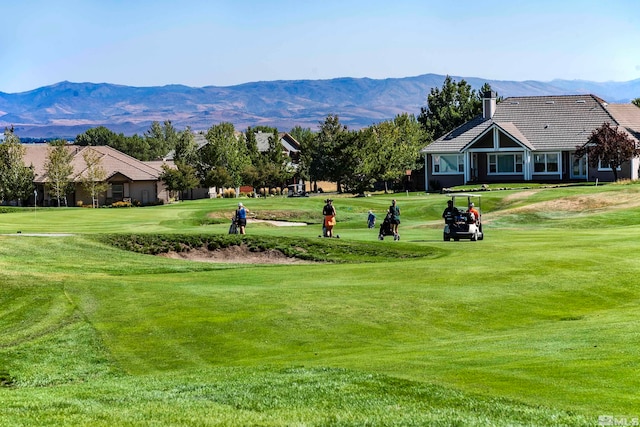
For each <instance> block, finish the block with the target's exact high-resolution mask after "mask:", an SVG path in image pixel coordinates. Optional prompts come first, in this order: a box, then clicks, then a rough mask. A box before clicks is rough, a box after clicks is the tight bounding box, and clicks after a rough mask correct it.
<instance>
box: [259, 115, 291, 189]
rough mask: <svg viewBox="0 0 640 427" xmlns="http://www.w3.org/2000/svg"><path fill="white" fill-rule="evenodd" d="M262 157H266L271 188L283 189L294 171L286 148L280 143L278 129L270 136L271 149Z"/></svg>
mask: <svg viewBox="0 0 640 427" xmlns="http://www.w3.org/2000/svg"><path fill="white" fill-rule="evenodd" d="M262 155H263V156H264V157H265V160H266V162H267V164H268V168H269V170H270V174H269V175H270V177H269V178H270V179H269V186H270V187H283V186H284V184H285V183H286V181H287V180H288V179H290V178H291V177H292V176H293V173H294V169H293V168H292V165H291V162H290V159H289V157H288V156H287V154H286V153H285V151H284V147H283V146H282V144H281V143H280V133H279V132H278V129H275V128H274V129H273V132H272V133H271V135H270V136H269V148H268V149H267V151H266V152H264V153H262Z"/></svg>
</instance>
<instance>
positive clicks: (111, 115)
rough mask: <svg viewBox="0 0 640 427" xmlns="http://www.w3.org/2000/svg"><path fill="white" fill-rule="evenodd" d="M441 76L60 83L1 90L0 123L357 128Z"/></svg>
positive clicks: (545, 85) (75, 127) (579, 86)
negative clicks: (333, 117)
mask: <svg viewBox="0 0 640 427" xmlns="http://www.w3.org/2000/svg"><path fill="white" fill-rule="evenodd" d="M445 77H446V76H443V75H437V74H424V75H420V76H416V77H404V78H388V79H370V78H349V77H345V78H335V79H328V80H278V81H261V82H252V83H245V84H240V85H235V86H205V87H189V86H183V85H167V86H153V87H133V86H123V85H116V84H109V83H72V82H66V81H65V82H60V83H57V84H53V85H50V86H45V87H41V88H38V89H34V90H31V91H27V92H20V93H3V92H0V126H2V127H3V128H4V127H7V126H13V127H14V129H15V132H16V134H17V135H18V136H19V137H21V138H25V137H26V138H53V137H58V138H70V139H73V138H75V136H76V135H78V134H79V133H82V132H84V131H85V130H87V129H89V128H93V127H97V126H105V127H107V128H109V129H110V130H112V131H114V132H116V133H123V134H125V135H133V134H135V133H137V134H139V135H142V134H143V133H144V132H145V131H147V130H148V129H149V127H150V125H151V123H152V122H153V121H158V122H161V123H162V122H164V121H165V120H170V121H171V122H172V124H173V125H174V126H175V127H176V128H177V129H178V130H182V129H184V128H185V127H187V126H189V127H191V129H192V130H194V131H198V130H206V129H208V128H210V127H211V126H212V125H214V124H218V123H221V122H230V123H233V124H234V126H235V128H236V129H238V130H244V129H246V128H247V127H248V126H257V125H267V126H275V127H277V128H278V129H279V130H281V131H288V130H290V129H291V128H293V127H294V126H302V127H305V128H307V127H308V128H311V129H312V130H315V129H316V128H317V126H318V125H319V123H320V122H322V121H324V119H325V118H326V117H327V115H329V114H337V115H338V116H339V117H340V122H341V123H343V124H345V125H347V126H348V127H349V128H350V129H358V128H361V127H365V126H369V125H371V124H374V123H378V122H381V121H384V120H388V119H392V118H393V117H395V115H397V114H400V113H410V114H415V115H416V116H417V115H419V114H420V109H421V107H424V106H426V99H427V95H428V94H429V92H430V90H431V89H432V88H441V87H442V84H443V82H444V79H445ZM451 77H452V78H453V79H454V80H455V81H458V82H459V81H461V80H462V79H464V80H465V81H466V82H467V83H469V84H470V85H471V87H472V88H473V89H476V90H479V89H480V87H482V85H483V84H484V83H489V84H490V85H491V87H492V89H493V90H494V91H496V92H497V93H498V95H499V96H501V97H505V98H506V97H512V96H539V95H572V94H587V93H588V94H594V95H596V96H599V97H600V98H602V99H604V100H605V101H607V102H609V103H628V102H630V101H631V100H632V99H635V98H638V97H640V79H636V80H631V81H627V82H593V81H584V80H552V81H550V82H542V81H533V80H529V81H504V80H488V79H482V78H477V77H456V76H451Z"/></svg>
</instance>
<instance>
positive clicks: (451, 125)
mask: <svg viewBox="0 0 640 427" xmlns="http://www.w3.org/2000/svg"><path fill="white" fill-rule="evenodd" d="M490 90H491V86H490V85H489V84H487V83H485V84H484V85H483V86H482V88H481V89H480V90H479V91H475V90H473V89H472V88H471V86H470V85H469V84H468V83H467V82H466V81H465V80H464V79H463V80H461V81H459V82H456V81H455V80H454V79H452V78H451V77H450V76H447V77H446V78H445V80H444V82H443V85H442V87H441V88H432V89H431V90H430V92H429V93H428V94H427V100H426V101H427V102H426V106H425V107H423V108H421V111H420V114H419V115H418V116H417V117H416V116H415V115H413V114H409V113H402V114H398V115H396V117H395V118H394V119H392V120H386V121H382V122H379V123H375V124H372V125H371V126H369V127H366V128H362V129H358V130H351V129H348V128H347V126H345V125H344V124H342V123H341V122H340V119H339V117H338V115H335V114H330V115H328V116H327V117H326V118H325V119H324V120H323V121H321V122H319V127H318V130H316V131H314V130H312V129H310V128H302V127H300V126H296V127H294V128H293V129H291V130H290V131H289V134H290V135H291V136H293V137H294V138H295V139H296V140H297V141H298V142H299V143H300V145H301V150H300V157H299V158H298V159H296V163H295V164H294V163H293V162H292V159H290V158H288V157H287V155H286V153H285V152H283V149H282V147H281V145H280V137H279V132H278V129H276V128H273V127H266V126H255V127H249V128H247V129H246V130H245V131H244V132H240V131H237V130H236V129H235V128H234V125H233V124H232V123H226V122H225V123H219V124H215V125H212V126H211V127H210V128H209V129H208V130H207V131H206V132H203V136H204V138H205V139H206V144H204V145H203V146H200V147H199V146H198V144H197V143H196V139H195V135H194V133H193V132H192V130H191V129H190V128H189V127H187V128H186V129H183V130H177V129H176V128H175V127H174V126H173V124H172V123H171V121H169V120H167V121H164V123H160V122H153V123H152V124H151V126H150V128H149V130H147V131H146V132H144V134H143V135H137V134H135V135H133V136H125V135H124V134H122V133H120V134H116V133H115V132H112V131H111V130H109V129H108V128H106V127H104V126H99V127H96V128H92V129H88V130H87V131H85V132H83V133H81V134H79V135H77V137H76V139H75V144H76V145H80V146H100V145H108V146H110V147H112V148H115V149H117V150H119V151H121V152H123V153H125V154H128V155H130V156H132V157H134V158H136V159H138V160H142V161H148V160H156V159H162V158H164V157H166V156H167V155H168V154H169V153H173V156H172V157H173V160H174V167H169V166H166V165H165V166H164V167H163V173H162V175H161V177H160V178H161V180H162V181H163V182H164V183H165V184H166V186H167V189H168V190H170V191H174V192H184V191H187V190H189V189H193V188H197V187H203V188H207V187H221V188H224V187H233V188H237V187H239V186H241V185H247V186H251V187H253V188H276V187H284V186H285V185H286V183H287V182H288V181H289V180H290V179H291V178H292V177H293V176H294V175H297V176H298V177H300V178H301V179H304V180H305V181H307V182H310V183H312V185H313V184H314V183H317V182H318V181H331V182H336V183H337V185H338V191H340V192H350V193H353V194H359V193H363V192H365V191H367V190H370V189H371V188H372V187H373V186H374V185H376V184H377V185H381V186H384V189H385V191H386V190H388V189H389V184H391V185H393V184H394V183H397V182H399V181H400V180H401V179H402V178H403V176H405V174H406V171H407V170H416V169H420V168H421V167H423V166H424V165H423V164H422V163H423V162H422V160H423V159H422V156H421V155H420V149H422V148H423V147H425V146H427V145H428V144H430V143H431V142H432V141H434V140H435V139H437V138H439V137H440V136H442V135H444V134H446V133H448V132H450V131H451V130H453V129H455V128H457V127H458V126H460V125H462V124H464V123H465V122H467V121H469V120H471V119H473V118H474V117H476V116H477V115H479V114H481V113H482V96H483V94H484V93H485V92H487V91H490ZM498 101H500V98H498ZM633 103H634V104H635V105H637V106H639V107H640V98H637V99H634V100H633ZM258 132H263V133H267V134H268V135H269V138H268V141H269V143H268V148H267V150H266V151H262V152H260V151H259V150H258V145H257V141H256V134H257V133H258ZM65 143H66V141H60V140H56V141H52V142H50V145H51V147H52V149H51V150H50V154H49V158H48V159H47V164H46V174H47V177H48V182H47V187H48V189H49V191H51V192H52V194H54V195H55V197H56V199H57V200H58V203H61V201H63V200H64V196H65V195H66V193H67V191H68V190H69V188H70V183H69V182H68V179H69V176H70V174H71V171H72V169H71V166H70V162H71V159H70V157H69V156H70V155H69V154H68V151H65V150H64V149H63V148H61V147H63V146H64V145H65ZM65 152H66V153H67V154H65ZM87 153H90V152H87ZM600 154H602V153H600ZM23 155H24V148H21V144H20V139H19V138H18V137H17V135H15V134H14V132H13V129H5V142H4V143H3V144H0V198H2V200H3V201H8V200H26V199H27V198H28V197H29V196H30V195H31V194H32V193H33V191H34V185H33V178H34V176H33V169H32V168H30V167H29V166H28V165H25V164H24V162H23V160H22V157H23ZM85 162H86V163H87V165H89V164H91V165H92V167H91V168H90V169H91V172H92V174H93V176H92V177H91V178H87V182H86V186H87V191H88V192H90V193H91V194H92V196H93V195H94V194H96V193H99V192H100V191H104V187H103V186H100V185H99V181H100V177H101V165H100V163H99V161H98V160H97V159H93V158H87V159H85ZM103 179H104V178H103ZM312 190H316V188H315V187H314V188H312ZM96 197H97V196H96ZM94 198H95V197H94Z"/></svg>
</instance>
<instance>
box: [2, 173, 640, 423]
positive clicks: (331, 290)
mask: <svg viewBox="0 0 640 427" xmlns="http://www.w3.org/2000/svg"><path fill="white" fill-rule="evenodd" d="M481 195H482V208H483V220H484V223H485V227H484V231H485V239H484V240H483V241H479V242H469V241H460V242H443V241H442V220H441V218H440V214H441V213H442V210H443V209H444V207H445V204H446V200H447V198H446V197H445V196H443V195H434V194H431V195H426V194H409V195H407V194H396V195H376V196H373V197H367V198H351V197H346V196H345V197H334V205H335V206H336V209H337V212H338V217H337V218H338V224H337V226H336V229H335V232H336V233H337V234H339V235H340V239H320V238H318V234H320V221H321V218H320V215H319V213H320V212H321V208H322V204H323V203H322V197H310V198H295V199H288V198H269V199H257V200H254V199H252V200H248V199H244V200H243V202H244V203H245V205H247V207H248V208H249V209H251V211H252V212H253V213H254V214H255V216H256V217H257V218H258V219H263V220H266V219H270V220H274V219H275V220H287V221H296V222H306V223H307V224H308V225H307V226H297V227H284V226H276V225H273V224H272V223H268V222H260V223H250V224H249V226H248V227H247V232H248V236H247V237H246V239H245V240H244V242H245V244H247V245H250V246H251V245H253V246H251V247H258V246H260V247H270V248H280V249H286V248H290V249H291V250H292V251H293V252H292V253H294V252H295V253H299V254H305V257H307V259H323V260H325V262H315V263H309V262H308V263H304V264H301V263H298V264H290V265H288V264H278V265H276V264H237V263H206V262H196V261H189V260H179V259H170V258H166V257H159V256H153V255H149V254H145V253H140V252H145V251H147V252H150V251H151V250H152V249H153V248H156V247H157V246H153V247H150V246H147V243H145V242H151V241H153V242H158V241H164V242H170V244H171V245H174V243H172V242H175V241H181V242H187V241H189V242H196V241H197V242H199V241H201V240H199V239H205V240H206V236H214V237H216V239H217V240H216V241H222V240H225V239H227V240H228V239H229V236H226V232H227V229H228V226H229V219H228V218H230V216H231V212H232V211H233V209H234V207H235V205H236V203H237V200H200V201H192V202H183V203H178V204H175V205H169V206H158V207H149V208H130V209H107V208H104V209H80V208H68V209H67V208H60V209H37V210H34V209H33V208H26V209H10V210H7V211H6V213H2V214H0V234H2V235H0V290H1V292H0V302H1V304H0V328H1V330H2V334H0V402H1V403H2V411H0V425H3V426H4V425H7V426H21V425H25V426H26V425H29V426H33V425H36V426H38V425H41V426H50V425H64V426H79V425H82V426H114V425H118V426H119V425H131V426H134V425H136V426H137V425H149V426H151V425H153V426H156V425H171V426H175V425H189V426H208V425H211V426H213V425H225V426H227V425H228V426H231V425H264V426H290V425H300V426H302V425H313V426H325V425H336V426H352V425H353V426H356V425H357V426H360V425H402V426H405V425H414V426H424V425H436V426H438V425H441V426H451V425H460V426H468V425H471V426H487V425H492V426H514V425H515V426H531V425H536V426H557V425H566V426H594V425H598V423H599V422H600V423H601V422H602V420H603V418H599V417H603V416H613V417H616V418H615V419H616V420H618V422H621V420H623V419H624V420H626V421H625V422H628V423H629V424H628V425H633V424H632V422H634V419H637V418H640V393H638V389H640V376H638V374H637V371H638V354H640V339H639V338H640V332H638V331H640V280H638V277H639V276H640V263H638V262H637V259H636V258H637V254H638V253H640V185H636V184H628V185H606V186H597V187H595V186H576V187H561V188H544V187H536V188H527V189H521V190H507V191H489V192H483V193H481ZM393 197H395V198H396V199H397V200H398V205H399V206H400V209H401V211H402V217H401V218H402V224H401V225H400V234H401V241H400V242H394V241H393V239H390V238H387V239H385V240H384V241H378V239H377V234H378V226H379V224H380V222H381V221H382V218H383V214H384V211H385V209H386V208H387V206H388V205H389V202H390V200H391V198H393ZM369 209H373V210H374V211H375V212H376V214H377V216H378V221H379V222H378V224H377V225H376V227H375V228H374V229H373V230H371V229H367V227H366V217H367V211H368V210H369ZM223 235H224V236H223ZM134 239H140V240H134ZM145 239H146V240H145ZM233 239H236V240H235V241H240V239H239V238H236V237H231V240H233ZM225 241H226V240H225ZM108 242H113V243H114V244H113V245H112V244H109V243H108ZM118 242H120V243H118ZM123 242H125V243H126V242H129V243H135V244H132V245H130V246H131V247H135V248H137V249H139V250H140V252H133V251H127V250H123V249H121V246H123V245H124V243H123ZM116 244H118V245H119V246H116ZM154 244H155V243H154ZM172 247H173V246H172ZM184 247H185V245H183V246H182V248H183V249H184ZM296 251H297V252H296ZM410 254H412V256H415V257H414V258H411V257H409V255H410Z"/></svg>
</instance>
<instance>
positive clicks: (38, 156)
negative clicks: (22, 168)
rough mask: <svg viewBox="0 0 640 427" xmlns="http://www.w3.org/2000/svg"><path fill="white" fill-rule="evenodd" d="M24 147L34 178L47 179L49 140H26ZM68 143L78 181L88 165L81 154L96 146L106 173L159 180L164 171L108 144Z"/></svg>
mask: <svg viewBox="0 0 640 427" xmlns="http://www.w3.org/2000/svg"><path fill="white" fill-rule="evenodd" d="M24 147H25V148H26V150H25V156H24V162H25V164H26V165H27V166H33V169H34V173H35V182H46V181H47V177H46V163H47V160H48V157H49V151H50V150H51V148H52V147H51V146H50V145H49V144H25V145H24ZM66 147H67V149H68V150H69V151H70V152H71V153H72V155H73V157H72V159H71V165H72V167H73V172H72V177H73V179H74V180H76V181H78V180H80V179H82V176H84V174H85V172H86V169H87V165H86V163H85V162H84V158H83V157H82V153H83V152H85V151H86V150H94V151H96V152H97V153H98V154H99V155H100V161H101V164H102V167H103V168H104V169H105V171H106V173H107V177H112V176H115V175H117V174H121V175H123V176H125V177H127V178H129V179H130V180H131V181H156V180H158V178H159V176H160V174H161V173H162V170H161V168H160V167H158V166H157V164H156V163H147V162H143V161H140V160H138V159H136V158H134V157H131V156H129V155H127V154H124V153H122V152H120V151H118V150H116V149H115V148H111V147H109V146H106V145H104V146H90V147H81V146H77V145H67V146H66Z"/></svg>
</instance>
